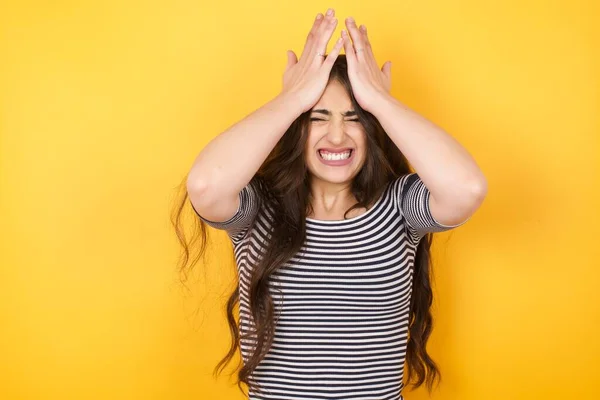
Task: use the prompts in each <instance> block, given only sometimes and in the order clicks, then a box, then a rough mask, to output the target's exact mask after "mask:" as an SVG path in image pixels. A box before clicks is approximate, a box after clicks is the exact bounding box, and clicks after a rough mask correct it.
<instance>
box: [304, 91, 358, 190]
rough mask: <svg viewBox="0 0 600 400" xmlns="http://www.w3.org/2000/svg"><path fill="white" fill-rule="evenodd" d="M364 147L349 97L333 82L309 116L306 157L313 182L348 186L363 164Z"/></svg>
mask: <svg viewBox="0 0 600 400" xmlns="http://www.w3.org/2000/svg"><path fill="white" fill-rule="evenodd" d="M365 146H366V134H365V132H364V128H363V126H362V125H361V123H360V122H359V121H358V117H357V116H356V114H355V113H354V109H353V107H352V102H351V100H350V96H349V95H348V93H346V90H345V88H344V86H342V84H341V83H339V82H338V81H337V80H332V81H331V82H330V83H329V84H328V85H327V88H326V89H325V91H324V93H323V95H322V96H321V98H320V99H319V101H318V102H317V104H315V106H314V107H313V108H312V110H311V114H310V125H309V129H308V140H307V141H306V148H305V157H306V165H307V167H308V170H309V171H310V173H311V175H312V180H313V182H314V181H315V180H321V181H324V182H330V183H350V182H351V181H352V179H353V178H354V177H355V176H356V175H357V174H358V172H359V171H360V169H361V168H362V165H363V163H364V161H365V158H366V148H365ZM348 155H349V157H348Z"/></svg>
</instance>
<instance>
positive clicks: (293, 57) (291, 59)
mask: <svg viewBox="0 0 600 400" xmlns="http://www.w3.org/2000/svg"><path fill="white" fill-rule="evenodd" d="M287 58H288V60H287V65H286V66H285V69H286V71H287V70H288V69H289V68H290V67H291V66H293V65H294V64H296V63H297V62H298V57H296V53H294V51H293V50H288V51H287Z"/></svg>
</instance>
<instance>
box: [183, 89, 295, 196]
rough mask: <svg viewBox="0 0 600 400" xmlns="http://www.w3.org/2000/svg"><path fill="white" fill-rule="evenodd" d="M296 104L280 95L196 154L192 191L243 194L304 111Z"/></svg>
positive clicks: (226, 194) (213, 194) (225, 194)
mask: <svg viewBox="0 0 600 400" xmlns="http://www.w3.org/2000/svg"><path fill="white" fill-rule="evenodd" d="M296 104H297V103H296V101H295V100H294V99H293V98H291V97H290V96H285V95H282V94H280V95H278V96H277V97H275V98H273V99H272V100H270V101H269V102H268V103H266V104H265V105H263V106H262V107H261V108H259V109H257V110H255V111H254V112H252V113H251V114H249V115H248V116H246V117H245V118H244V119H242V120H241V121H238V122H237V123H236V124H234V125H232V126H231V127H230V128H228V129H227V130H226V131H224V132H222V133H221V134H219V135H218V136H217V137H215V138H214V139H213V140H212V141H210V142H209V143H208V144H207V145H206V146H205V147H204V149H202V151H201V152H200V153H199V154H198V156H197V157H196V159H195V161H194V163H193V165H192V167H191V170H190V172H189V174H188V178H187V187H188V190H204V189H207V196H210V197H211V198H212V199H218V198H222V197H223V196H229V197H231V196H232V195H235V194H237V193H239V192H240V191H241V190H242V188H243V187H244V186H246V185H247V184H248V182H250V180H251V179H252V177H253V176H254V175H255V174H256V172H257V171H258V169H259V168H260V166H261V165H262V163H263V162H264V160H265V159H266V158H267V156H268V155H269V153H270V152H271V151H272V150H273V148H274V147H275V145H276V144H277V142H278V141H279V139H281V137H282V136H283V134H284V133H285V131H286V130H287V129H288V128H289V126H290V125H291V124H292V122H294V120H295V119H296V118H297V117H298V116H299V115H300V114H301V111H300V110H299V108H298V107H297V106H296ZM213 196H214V197H213ZM207 201H208V200H207Z"/></svg>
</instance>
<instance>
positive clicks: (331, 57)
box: [323, 38, 344, 74]
mask: <svg viewBox="0 0 600 400" xmlns="http://www.w3.org/2000/svg"><path fill="white" fill-rule="evenodd" d="M343 45H344V40H343V38H339V39H338V40H337V41H336V42H335V45H334V46H333V49H331V52H330V53H329V54H328V55H327V58H326V59H325V61H324V62H323V65H326V67H327V73H328V74H329V72H331V68H333V64H334V63H335V60H336V59H337V58H338V56H339V55H340V52H341V51H342V46H343Z"/></svg>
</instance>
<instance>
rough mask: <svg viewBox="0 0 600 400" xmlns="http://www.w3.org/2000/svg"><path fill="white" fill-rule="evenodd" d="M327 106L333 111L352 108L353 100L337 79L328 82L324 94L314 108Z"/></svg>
mask: <svg viewBox="0 0 600 400" xmlns="http://www.w3.org/2000/svg"><path fill="white" fill-rule="evenodd" d="M317 108H325V109H328V110H332V111H347V110H351V109H352V101H351V100H350V96H349V95H348V93H347V92H346V89H345V88H344V86H342V84H341V83H339V82H338V81H337V80H332V81H331V82H329V84H327V87H326V88H325V91H324V92H323V95H322V96H321V98H320V99H319V101H318V102H317V104H315V105H314V107H313V109H317Z"/></svg>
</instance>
